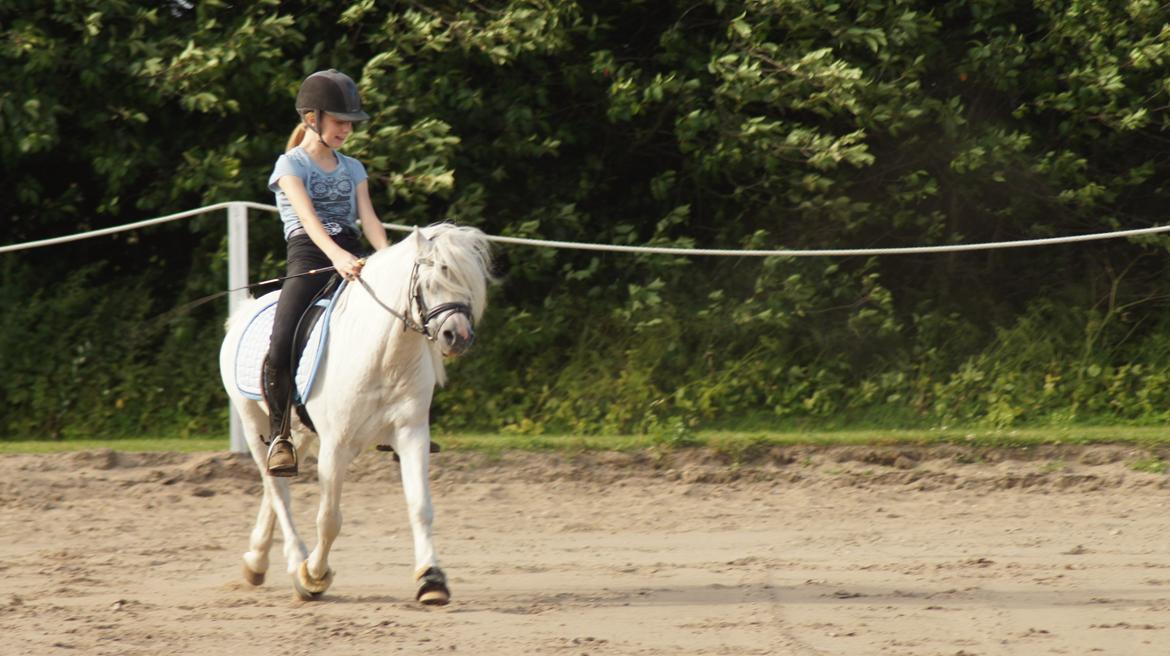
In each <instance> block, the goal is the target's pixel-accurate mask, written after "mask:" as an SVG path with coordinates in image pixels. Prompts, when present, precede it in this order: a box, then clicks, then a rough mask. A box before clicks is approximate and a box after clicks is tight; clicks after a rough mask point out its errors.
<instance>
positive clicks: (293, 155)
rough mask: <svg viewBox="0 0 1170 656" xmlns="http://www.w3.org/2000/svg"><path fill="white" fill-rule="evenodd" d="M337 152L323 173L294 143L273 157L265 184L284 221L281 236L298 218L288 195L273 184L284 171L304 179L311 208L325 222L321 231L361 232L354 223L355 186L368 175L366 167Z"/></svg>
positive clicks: (298, 222) (335, 232)
mask: <svg viewBox="0 0 1170 656" xmlns="http://www.w3.org/2000/svg"><path fill="white" fill-rule="evenodd" d="M333 152H334V154H335V155H337V162H338V164H337V168H335V169H333V171H331V172H328V173H326V172H325V171H323V170H321V167H319V166H317V164H316V163H315V162H313V158H312V157H310V156H309V154H308V153H306V152H305V149H304V148H301V147H300V146H297V147H296V148H293V149H292V150H290V151H288V152H287V153H285V154H283V155H281V156H280V157H279V158H278V159H277V160H276V166H275V167H274V168H273V169H272V175H270V176H269V177H268V188H269V189H271V190H272V191H273V193H275V194H276V207H277V209H279V210H280V220H281V221H283V222H284V238H285V239H288V238H289V235H290V234H292V231H293V230H295V229H297V228H299V227H301V220H300V219H299V218H297V213H296V211H295V210H293V207H292V203H290V202H289V201H288V196H287V195H286V194H285V193H284V191H283V190H281V188H280V186H279V185H277V181H278V180H280V179H281V178H283V177H284V176H286V175H295V176H297V177H298V178H300V179H301V182H304V183H305V190H306V191H308V192H309V199H310V200H311V201H313V209H314V210H316V211H317V217H318V218H320V219H321V225H323V226H325V232H328V233H329V235H330V236H334V235H339V234H341V233H342V231H344V230H350V231H352V232H353V234H354V236H357V235H359V234H360V233H361V231H360V230H359V229H358V224H357V187H358V185H359V184H361V183H362V182H364V181H365V180H366V179H367V178H368V177H369V176H367V175H366V167H365V166H362V163H361V162H359V161H357V160H356V159H354V158H352V157H348V156H346V155H342V154H341V153H339V152H337V151H333Z"/></svg>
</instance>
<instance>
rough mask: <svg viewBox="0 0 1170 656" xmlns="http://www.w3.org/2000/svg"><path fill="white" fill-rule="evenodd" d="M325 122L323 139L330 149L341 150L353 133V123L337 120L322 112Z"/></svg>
mask: <svg viewBox="0 0 1170 656" xmlns="http://www.w3.org/2000/svg"><path fill="white" fill-rule="evenodd" d="M322 114H324V115H325V121H324V123H323V124H322V125H321V138H322V139H323V140H324V141H325V144H326V145H327V146H329V147H330V148H334V149H337V148H341V145H342V144H344V143H345V140H346V139H348V138H349V135H350V134H352V133H353V123H351V122H350V121H342V120H340V119H338V118H335V117H334V116H332V115H331V114H329V113H328V112H322Z"/></svg>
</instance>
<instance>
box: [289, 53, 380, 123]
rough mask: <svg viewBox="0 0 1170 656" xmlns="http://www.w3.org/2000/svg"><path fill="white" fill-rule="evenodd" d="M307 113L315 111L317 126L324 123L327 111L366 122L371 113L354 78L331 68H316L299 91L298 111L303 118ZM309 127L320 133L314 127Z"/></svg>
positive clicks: (348, 119)
mask: <svg viewBox="0 0 1170 656" xmlns="http://www.w3.org/2000/svg"><path fill="white" fill-rule="evenodd" d="M305 112H313V115H314V116H316V117H317V125H318V126H320V124H321V123H320V121H321V113H322V112H328V113H329V114H332V115H333V116H334V118H337V119H340V120H342V121H353V122H357V121H367V120H369V118H370V115H369V114H367V113H365V112H364V111H362V99H361V96H359V95H358V89H357V85H356V84H354V81H353V79H352V78H350V77H349V76H348V75H346V74H345V73H342V72H341V71H337V70H334V69H332V68H331V69H329V70H327V71H317V72H316V73H313V74H312V75H310V76H309V77H307V78H305V81H304V82H302V83H301V90H300V91H298V92H297V113H298V114H300V115H301V120H304V117H305ZM307 125H308V124H306V126H307ZM308 127H309V128H310V129H312V130H313V131H314V132H317V133H318V134H320V132H318V130H317V129H315V128H312V126H308Z"/></svg>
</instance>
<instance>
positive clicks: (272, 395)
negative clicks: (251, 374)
mask: <svg viewBox="0 0 1170 656" xmlns="http://www.w3.org/2000/svg"><path fill="white" fill-rule="evenodd" d="M296 109H297V113H298V114H299V115H300V117H301V122H300V123H299V124H298V125H297V127H296V128H295V129H294V130H293V133H292V136H290V137H289V140H288V145H287V146H286V147H285V148H286V152H285V153H284V154H283V155H281V156H280V158H279V159H277V160H276V167H275V168H274V169H273V171H272V175H271V176H270V177H269V178H268V188H269V189H271V190H272V191H273V192H275V194H276V205H277V207H278V208H279V209H280V217H281V220H282V221H283V222H284V238H285V240H286V241H287V242H288V272H287V274H286V275H289V276H295V275H297V274H301V273H305V272H306V271H309V270H311V269H320V268H324V267H329V266H332V267H334V269H335V271H337V273H338V274H340V275H342V276H344V277H345V278H346V279H347V280H354V279H356V278H357V277H358V275H360V273H361V268H362V262H361V261H360V260H358V258H357V257H355V256H354V253H355V252H357V251H358V250H360V248H361V244H360V242H359V238H358V233H359V232H361V233H365V236H366V239H367V240H368V241H369V242H370V244H371V245H372V246H373V247H374V248H376V249H379V250H381V249H383V248H386V247H387V246H388V245H389V241H388V240H387V238H386V230H385V228H383V227H382V222H381V221H380V220H379V219H378V215H377V214H376V213H375V212H374V206H373V204H372V203H371V202H370V190H369V185H368V183H367V176H366V169H365V167H364V166H362V163H361V162H359V161H358V160H356V159H353V158H352V157H347V156H345V155H342V154H341V153H340V152H338V151H337V149H338V148H340V147H341V146H342V144H344V143H345V140H346V139H347V138H348V137H349V135H350V133H351V132H352V131H353V124H354V122H356V121H365V120H367V119H369V118H370V116H369V114H366V113H365V112H364V111H362V103H361V98H360V97H359V96H358V90H357V85H356V84H354V81H353V80H352V79H350V77H349V76H348V75H346V74H344V73H341V72H338V71H336V70H333V69H329V70H327V71H319V72H317V73H313V74H312V75H310V76H309V77H308V78H306V79H305V81H304V82H302V83H301V88H300V91H298V92H297V101H296ZM358 219H360V220H361V229H360V230H359V229H358V222H357V220H358ZM326 282H328V276H324V275H312V276H301V277H297V278H288V279H287V280H285V281H284V283H283V285H282V286H281V291H280V300H279V301H278V302H277V306H276V317H275V319H274V321H273V326H272V341H271V343H270V345H269V349H268V359H267V360H266V362H265V365H264V397H265V400H266V401H267V403H268V418H269V422H270V425H269V427H270V432H269V437H270V438H271V440H272V442H271V444H270V445H269V447H268V473H269V474H270V475H272V476H295V475H296V473H297V455H296V451H295V449H294V448H293V444H292V440H290V439H289V430H290V428H291V409H290V407H289V406H290V405H292V389H293V381H292V371H291V365H292V338H293V331H294V330H295V329H296V325H297V321H298V320H299V319H300V317H301V314H302V313H303V312H304V311H305V308H306V307H308V305H309V302H310V301H311V300H312V299H313V297H314V296H315V295H316V294H317V292H318V291H320V289H321V288H322V287H323V286H324V285H325V283H326Z"/></svg>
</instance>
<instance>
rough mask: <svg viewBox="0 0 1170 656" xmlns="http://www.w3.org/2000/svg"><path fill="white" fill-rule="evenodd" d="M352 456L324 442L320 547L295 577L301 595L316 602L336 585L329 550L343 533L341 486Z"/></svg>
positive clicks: (320, 461)
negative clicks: (333, 583)
mask: <svg viewBox="0 0 1170 656" xmlns="http://www.w3.org/2000/svg"><path fill="white" fill-rule="evenodd" d="M351 459H352V456H351V455H350V454H349V452H348V450H346V449H339V448H338V447H337V446H336V445H335V444H333V443H332V442H331V441H326V440H322V442H321V450H320V454H319V455H318V460H317V480H318V481H319V482H320V484H321V504H320V506H319V507H318V509H317V546H316V547H314V548H313V551H312V552H311V553H310V554H309V556H308V558H306V559H305V562H304V563H303V564H302V566H301V568H300V569H299V570H298V571H297V573H296V575H295V576H294V577H293V580H294V584H295V585H296V589H297V594H299V595H300V596H301V598H303V599H315V598H317V597H319V596H320V595H321V594H323V593H324V592H325V591H326V590H327V589H329V585H330V584H331V583H332V582H333V570H332V569H330V567H329V550H330V549H331V548H332V547H333V541H334V540H336V539H337V535H338V534H339V533H341V487H342V482H343V481H344V479H345V469H346V467H348V466H349V461H350V460H351Z"/></svg>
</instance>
